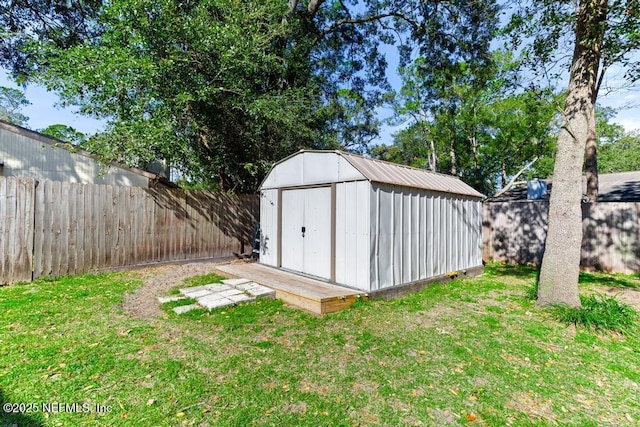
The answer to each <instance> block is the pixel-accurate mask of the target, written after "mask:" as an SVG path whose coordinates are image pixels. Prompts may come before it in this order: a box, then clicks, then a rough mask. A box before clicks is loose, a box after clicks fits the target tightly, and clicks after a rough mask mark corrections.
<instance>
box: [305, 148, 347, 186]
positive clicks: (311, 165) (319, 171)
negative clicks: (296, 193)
mask: <svg viewBox="0 0 640 427" xmlns="http://www.w3.org/2000/svg"><path fill="white" fill-rule="evenodd" d="M327 154H328V153H302V155H301V156H300V157H301V158H302V166H301V167H302V170H301V175H302V183H303V185H314V184H325V183H327V182H336V181H337V175H338V163H339V161H340V160H341V159H340V158H339V157H338V156H337V155H335V154H334V153H331V154H330V155H327Z"/></svg>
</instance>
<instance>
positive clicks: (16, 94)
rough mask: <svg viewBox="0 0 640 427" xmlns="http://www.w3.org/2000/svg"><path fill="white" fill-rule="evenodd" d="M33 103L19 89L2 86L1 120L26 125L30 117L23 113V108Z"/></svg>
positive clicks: (0, 87) (0, 100)
mask: <svg viewBox="0 0 640 427" xmlns="http://www.w3.org/2000/svg"><path fill="white" fill-rule="evenodd" d="M29 104H31V103H30V102H29V101H28V100H27V98H26V97H25V96H24V94H23V93H22V92H20V91H19V90H18V89H13V88H10V87H5V86H0V120H4V121H5V122H9V123H13V124H16V125H19V126H25V125H26V124H27V121H28V120H29V117H27V116H25V115H24V114H23V113H22V108H23V107H26V106H27V105H29Z"/></svg>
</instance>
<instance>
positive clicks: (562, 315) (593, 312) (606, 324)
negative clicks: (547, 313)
mask: <svg viewBox="0 0 640 427" xmlns="http://www.w3.org/2000/svg"><path fill="white" fill-rule="evenodd" d="M580 302H581V303H582V307H581V308H575V307H567V306H564V305H559V306H555V307H554V312H555V315H556V316H557V317H558V319H559V320H560V321H562V322H565V323H573V324H576V325H581V326H585V327H587V328H591V329H602V330H611V331H616V332H622V333H626V332H629V331H630V330H631V328H632V327H633V326H634V325H635V319H636V318H637V312H636V311H635V310H634V309H633V308H632V307H630V306H629V305H627V304H625V303H622V302H620V301H618V300H617V299H616V298H613V297H608V296H603V295H587V296H580Z"/></svg>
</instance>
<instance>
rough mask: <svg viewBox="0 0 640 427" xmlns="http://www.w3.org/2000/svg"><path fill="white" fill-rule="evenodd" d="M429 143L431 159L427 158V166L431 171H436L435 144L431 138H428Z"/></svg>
mask: <svg viewBox="0 0 640 427" xmlns="http://www.w3.org/2000/svg"><path fill="white" fill-rule="evenodd" d="M429 144H430V146H431V159H430V160H429V168H430V169H431V171H432V172H436V171H437V170H438V156H437V155H436V145H435V142H434V141H433V138H432V139H430V140H429Z"/></svg>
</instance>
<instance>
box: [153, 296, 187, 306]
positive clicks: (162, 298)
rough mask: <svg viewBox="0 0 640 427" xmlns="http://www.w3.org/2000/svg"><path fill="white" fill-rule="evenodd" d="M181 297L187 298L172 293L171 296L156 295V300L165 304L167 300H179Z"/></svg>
mask: <svg viewBox="0 0 640 427" xmlns="http://www.w3.org/2000/svg"><path fill="white" fill-rule="evenodd" d="M182 299H187V297H185V296H182V295H173V296H170V297H158V302H159V303H160V304H166V303H168V302H173V301H180V300H182Z"/></svg>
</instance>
